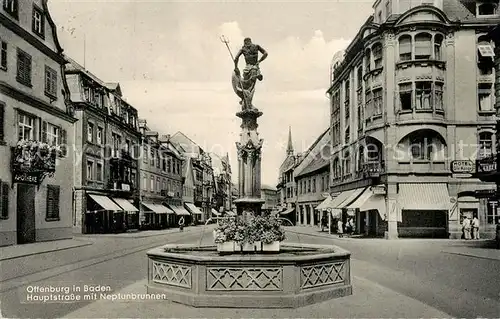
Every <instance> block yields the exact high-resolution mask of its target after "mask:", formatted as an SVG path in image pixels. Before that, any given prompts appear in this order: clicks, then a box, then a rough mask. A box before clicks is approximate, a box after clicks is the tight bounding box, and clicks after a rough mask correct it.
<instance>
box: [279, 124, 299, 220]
mask: <svg viewBox="0 0 500 319" xmlns="http://www.w3.org/2000/svg"><path fill="white" fill-rule="evenodd" d="M300 159H301V155H294V150H293V143H292V129H291V128H289V130H288V144H287V148H286V157H285V160H284V161H283V163H282V164H281V166H280V169H279V177H278V185H277V186H276V188H277V189H278V191H279V192H280V207H281V208H282V209H286V210H285V211H284V212H283V213H284V214H290V213H292V212H293V211H294V210H295V202H296V198H297V187H296V184H295V179H294V176H293V171H294V169H295V167H296V166H297V164H298V163H299V162H300ZM297 220H298V218H297Z"/></svg>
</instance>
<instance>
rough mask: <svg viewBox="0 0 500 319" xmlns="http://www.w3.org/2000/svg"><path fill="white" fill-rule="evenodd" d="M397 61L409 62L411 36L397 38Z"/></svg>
mask: <svg viewBox="0 0 500 319" xmlns="http://www.w3.org/2000/svg"><path fill="white" fill-rule="evenodd" d="M399 60H401V61H409V60H411V36H409V35H403V36H401V37H399Z"/></svg>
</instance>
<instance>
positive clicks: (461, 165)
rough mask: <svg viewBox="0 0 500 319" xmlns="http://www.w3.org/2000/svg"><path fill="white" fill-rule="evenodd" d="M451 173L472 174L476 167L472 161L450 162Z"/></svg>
mask: <svg viewBox="0 0 500 319" xmlns="http://www.w3.org/2000/svg"><path fill="white" fill-rule="evenodd" d="M450 169H451V172H452V173H462V174H472V173H475V172H476V167H475V165H474V163H473V162H472V161H469V160H458V161H452V162H451V168H450Z"/></svg>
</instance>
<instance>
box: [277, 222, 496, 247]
mask: <svg viewBox="0 0 500 319" xmlns="http://www.w3.org/2000/svg"><path fill="white" fill-rule="evenodd" d="M285 230H286V231H288V232H291V233H295V234H299V235H306V236H317V237H323V238H329V239H339V240H347V241H371V242H382V241H383V242H408V243H411V242H415V243H416V242H419V243H422V242H440V243H446V244H449V245H450V246H461V247H486V246H487V247H490V246H491V247H493V246H494V240H493V239H479V240H463V239H446V238H398V239H396V240H387V239H384V238H380V237H377V238H372V237H363V236H359V235H354V236H352V237H351V236H348V235H345V234H344V236H343V237H342V238H340V237H339V235H337V234H335V233H332V234H328V231H326V230H325V231H323V232H322V231H321V229H320V228H319V227H308V226H293V227H285Z"/></svg>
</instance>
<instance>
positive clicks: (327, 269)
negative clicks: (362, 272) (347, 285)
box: [300, 262, 347, 289]
mask: <svg viewBox="0 0 500 319" xmlns="http://www.w3.org/2000/svg"><path fill="white" fill-rule="evenodd" d="M344 265H345V263H344V262H337V263H331V264H322V265H314V266H307V267H302V268H301V269H300V287H301V288H302V289H307V288H314V287H320V286H324V285H331V284H336V283H341V282H344V280H345V278H346V275H347V274H346V269H345V267H344Z"/></svg>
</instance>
